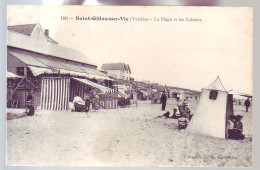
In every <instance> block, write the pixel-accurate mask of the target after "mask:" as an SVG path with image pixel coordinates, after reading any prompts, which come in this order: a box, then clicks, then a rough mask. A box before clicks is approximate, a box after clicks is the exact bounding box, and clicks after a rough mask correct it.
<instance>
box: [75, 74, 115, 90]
mask: <svg viewBox="0 0 260 170" xmlns="http://www.w3.org/2000/svg"><path fill="white" fill-rule="evenodd" d="M72 79H74V80H77V81H80V82H82V83H84V84H87V85H90V86H92V87H95V88H97V89H100V90H101V91H102V92H103V93H112V92H114V90H113V89H111V88H108V87H105V86H102V85H100V84H97V83H94V82H92V81H89V80H87V79H80V78H75V77H73V78H72Z"/></svg>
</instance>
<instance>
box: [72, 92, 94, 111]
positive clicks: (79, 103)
mask: <svg viewBox="0 0 260 170" xmlns="http://www.w3.org/2000/svg"><path fill="white" fill-rule="evenodd" d="M84 98H85V101H84V100H83V99H82V98H81V97H80V96H79V93H76V96H75V97H74V98H73V101H72V103H73V104H74V108H75V111H77V112H81V111H85V112H88V111H89V109H90V104H92V108H93V109H94V110H98V108H99V105H98V102H99V96H98V95H97V92H96V91H91V92H89V93H86V94H85V97H84Z"/></svg>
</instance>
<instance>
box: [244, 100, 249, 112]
mask: <svg viewBox="0 0 260 170" xmlns="http://www.w3.org/2000/svg"><path fill="white" fill-rule="evenodd" d="M245 106H246V112H248V108H249V107H250V101H249V98H247V99H246V101H245Z"/></svg>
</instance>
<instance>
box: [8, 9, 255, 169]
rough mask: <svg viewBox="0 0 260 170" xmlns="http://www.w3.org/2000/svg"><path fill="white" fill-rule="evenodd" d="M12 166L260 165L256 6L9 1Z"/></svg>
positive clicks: (9, 136) (9, 121)
mask: <svg viewBox="0 0 260 170" xmlns="http://www.w3.org/2000/svg"><path fill="white" fill-rule="evenodd" d="M6 30H7V42H6V49H7V53H6V61H7V63H6V67H7V70H6V82H7V84H6V102H7V103H6V119H7V120H6V165H7V166H63V167H70V166H75V167H84V166H87V167H227V168H229V167H231V168H234V167H235V168H236V167H252V164H253V161H252V142H253V140H252V138H253V137H252V129H253V124H252V122H253V119H252V117H253V113H252V107H253V9H252V8H251V7H209V6H208V7H195V6H186V7H184V6H178V7H177V6H175V7H174V6H77V5H75V6H71V5H64V6H54V5H53V6H48V5H9V6H8V7H7V28H6Z"/></svg>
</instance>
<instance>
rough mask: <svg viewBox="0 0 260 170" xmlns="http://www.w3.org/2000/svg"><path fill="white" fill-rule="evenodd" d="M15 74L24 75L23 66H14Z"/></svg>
mask: <svg viewBox="0 0 260 170" xmlns="http://www.w3.org/2000/svg"><path fill="white" fill-rule="evenodd" d="M16 74H17V75H18V76H24V67H16Z"/></svg>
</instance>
